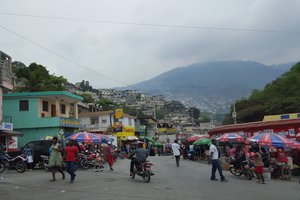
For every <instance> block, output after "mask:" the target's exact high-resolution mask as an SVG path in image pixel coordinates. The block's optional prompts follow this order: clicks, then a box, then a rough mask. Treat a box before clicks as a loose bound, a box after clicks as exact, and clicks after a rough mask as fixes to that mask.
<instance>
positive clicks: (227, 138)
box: [217, 133, 245, 142]
mask: <svg viewBox="0 0 300 200" xmlns="http://www.w3.org/2000/svg"><path fill="white" fill-rule="evenodd" d="M217 140H219V141H220V142H244V141H245V139H244V138H243V137H242V136H240V135H238V134H236V133H226V134H224V135H222V136H221V137H219V138H218V139H217Z"/></svg>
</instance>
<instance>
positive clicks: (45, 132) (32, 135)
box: [15, 127, 60, 147]
mask: <svg viewBox="0 0 300 200" xmlns="http://www.w3.org/2000/svg"><path fill="white" fill-rule="evenodd" d="M15 131H18V132H21V133H23V137H19V141H18V142H19V147H23V146H24V145H25V144H26V143H27V142H30V141H34V140H40V139H43V138H45V137H46V136H57V135H58V133H59V131H60V128H59V127H53V128H31V129H15Z"/></svg>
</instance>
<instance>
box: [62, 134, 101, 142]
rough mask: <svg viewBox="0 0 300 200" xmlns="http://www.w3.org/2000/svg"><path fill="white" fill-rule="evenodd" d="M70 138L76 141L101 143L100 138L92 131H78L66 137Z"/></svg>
mask: <svg viewBox="0 0 300 200" xmlns="http://www.w3.org/2000/svg"><path fill="white" fill-rule="evenodd" d="M68 138H69V139H71V140H76V141H77V142H85V143H102V141H101V140H100V138H98V137H97V136H96V135H94V134H93V133H88V132H78V133H74V134H73V135H71V136H69V137H68Z"/></svg>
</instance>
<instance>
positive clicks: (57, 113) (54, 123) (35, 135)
mask: <svg viewBox="0 0 300 200" xmlns="http://www.w3.org/2000/svg"><path fill="white" fill-rule="evenodd" d="M82 100H83V98H82V97H80V96H77V95H74V94H72V93H70V92H66V91H47V92H22V93H11V94H5V95H4V107H3V112H4V114H7V115H10V116H12V120H13V121H14V129H15V130H16V131H18V132H21V133H22V134H23V137H22V138H20V139H19V146H23V145H24V144H26V143H27V142H29V141H33V140H39V139H42V138H44V137H46V136H58V135H60V136H62V137H63V136H65V137H67V136H69V135H70V134H72V133H74V132H76V131H78V129H79V128H80V121H79V119H78V105H77V104H78V103H79V102H81V101H82Z"/></svg>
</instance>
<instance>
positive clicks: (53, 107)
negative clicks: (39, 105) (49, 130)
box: [51, 104, 56, 117]
mask: <svg viewBox="0 0 300 200" xmlns="http://www.w3.org/2000/svg"><path fill="white" fill-rule="evenodd" d="M51 116H52V117H56V105H54V104H51Z"/></svg>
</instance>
